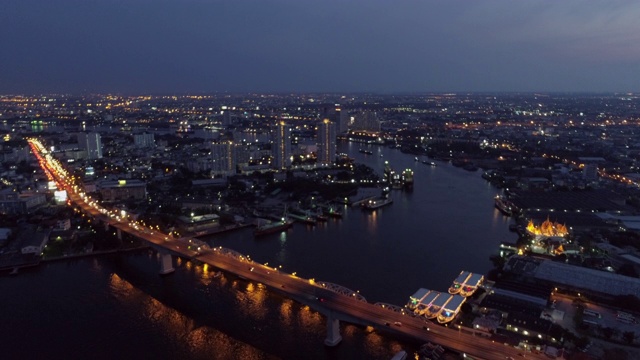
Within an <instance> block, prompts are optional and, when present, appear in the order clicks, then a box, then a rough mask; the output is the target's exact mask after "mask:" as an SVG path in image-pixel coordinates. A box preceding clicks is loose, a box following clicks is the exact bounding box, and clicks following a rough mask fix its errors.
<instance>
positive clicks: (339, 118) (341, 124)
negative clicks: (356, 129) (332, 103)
mask: <svg viewBox="0 0 640 360" xmlns="http://www.w3.org/2000/svg"><path fill="white" fill-rule="evenodd" d="M335 123H336V124H337V125H338V128H337V132H338V133H339V134H342V133H345V132H347V131H348V130H349V114H348V113H347V109H345V108H344V107H342V106H340V104H336V118H335Z"/></svg>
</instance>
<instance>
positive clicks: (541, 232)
mask: <svg viewBox="0 0 640 360" xmlns="http://www.w3.org/2000/svg"><path fill="white" fill-rule="evenodd" d="M527 231H528V232H529V233H531V234H533V235H537V236H558V237H563V236H565V235H567V234H569V231H568V230H567V226H566V225H563V224H560V223H558V222H552V221H551V220H549V217H547V220H545V221H544V222H543V223H542V224H541V225H540V226H535V225H534V224H533V221H532V220H529V224H528V225H527Z"/></svg>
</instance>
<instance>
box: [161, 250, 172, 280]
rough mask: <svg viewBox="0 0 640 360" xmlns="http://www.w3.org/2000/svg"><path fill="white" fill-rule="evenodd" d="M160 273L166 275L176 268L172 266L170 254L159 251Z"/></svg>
mask: <svg viewBox="0 0 640 360" xmlns="http://www.w3.org/2000/svg"><path fill="white" fill-rule="evenodd" d="M159 255H160V275H168V274H171V273H172V272H174V271H175V270H176V269H174V267H173V256H171V254H169V253H166V254H163V253H160V254H159Z"/></svg>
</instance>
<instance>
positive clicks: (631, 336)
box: [622, 331, 636, 344]
mask: <svg viewBox="0 0 640 360" xmlns="http://www.w3.org/2000/svg"><path fill="white" fill-rule="evenodd" d="M622 338H623V339H624V341H626V342H627V343H629V344H632V343H633V340H634V339H635V338H636V333H635V332H633V331H625V332H624V333H623V334H622Z"/></svg>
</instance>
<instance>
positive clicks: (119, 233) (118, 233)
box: [116, 229, 122, 241]
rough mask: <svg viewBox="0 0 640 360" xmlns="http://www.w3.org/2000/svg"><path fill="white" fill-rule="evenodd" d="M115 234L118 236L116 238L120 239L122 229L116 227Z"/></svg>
mask: <svg viewBox="0 0 640 360" xmlns="http://www.w3.org/2000/svg"><path fill="white" fill-rule="evenodd" d="M116 235H117V236H118V240H120V241H122V230H120V229H116Z"/></svg>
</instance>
